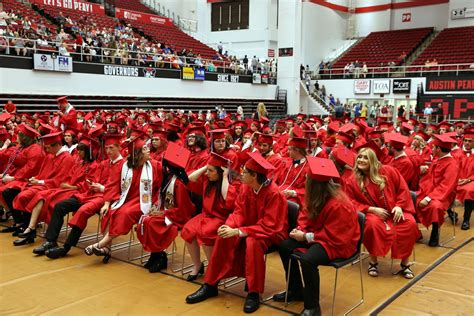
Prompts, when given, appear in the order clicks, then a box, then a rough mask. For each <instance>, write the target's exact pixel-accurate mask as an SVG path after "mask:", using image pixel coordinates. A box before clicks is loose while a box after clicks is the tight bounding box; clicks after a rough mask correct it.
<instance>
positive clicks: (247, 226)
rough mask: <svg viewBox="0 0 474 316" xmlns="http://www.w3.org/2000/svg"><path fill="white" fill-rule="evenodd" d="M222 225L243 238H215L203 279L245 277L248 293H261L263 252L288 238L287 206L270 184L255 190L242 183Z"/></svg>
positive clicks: (262, 284)
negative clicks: (237, 229) (230, 211)
mask: <svg viewBox="0 0 474 316" xmlns="http://www.w3.org/2000/svg"><path fill="white" fill-rule="evenodd" d="M225 224H226V225H228V226H229V227H231V228H239V229H240V231H241V232H243V233H244V234H247V237H243V238H242V237H238V236H235V237H231V238H225V239H224V238H221V237H217V238H216V243H215V245H214V249H213V251H212V256H211V261H210V263H209V266H208V267H207V271H206V274H205V276H204V281H205V282H206V283H208V284H212V285H214V284H217V283H218V282H219V280H221V279H224V278H228V277H231V276H241V277H245V278H246V279H247V285H248V290H249V292H257V293H263V289H264V285H265V260H264V254H265V252H266V251H267V249H268V247H270V246H271V245H277V244H279V243H280V242H281V241H283V240H284V239H286V238H287V237H288V206H287V202H286V199H285V197H284V196H283V194H282V193H281V192H279V190H278V187H277V186H276V185H275V184H274V183H270V184H269V185H268V186H265V187H262V188H261V189H260V191H259V192H258V193H255V192H254V190H253V189H252V188H251V187H249V186H247V185H242V186H241V189H240V193H239V195H238V197H237V201H236V203H235V210H234V212H233V213H232V214H230V215H229V217H228V218H227V220H226V222H225Z"/></svg>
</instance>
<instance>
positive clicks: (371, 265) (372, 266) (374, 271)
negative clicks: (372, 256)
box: [367, 262, 379, 277]
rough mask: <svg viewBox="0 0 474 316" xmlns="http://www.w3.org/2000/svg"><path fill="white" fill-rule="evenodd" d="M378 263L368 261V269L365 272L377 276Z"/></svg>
mask: <svg viewBox="0 0 474 316" xmlns="http://www.w3.org/2000/svg"><path fill="white" fill-rule="evenodd" d="M378 265H379V263H378V262H376V263H372V262H369V269H368V270H367V272H368V273H369V275H370V276H371V277H378V276H379V268H377V266H378Z"/></svg>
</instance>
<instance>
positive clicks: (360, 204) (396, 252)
mask: <svg viewBox="0 0 474 316" xmlns="http://www.w3.org/2000/svg"><path fill="white" fill-rule="evenodd" d="M380 174H381V175H382V176H385V177H386V179H387V180H386V183H385V188H384V189H383V192H381V191H380V188H379V186H378V185H376V184H374V183H373V182H372V181H370V179H366V180H365V182H364V187H365V189H366V192H367V193H366V194H364V193H363V192H362V191H361V189H360V187H359V184H358V183H357V180H356V178H355V174H354V175H353V176H352V177H351V178H350V179H349V182H348V183H347V185H346V190H347V195H348V196H349V197H350V198H351V199H352V201H353V203H354V205H355V207H356V209H357V210H358V211H362V212H364V213H365V214H366V217H365V228H364V245H365V247H366V248H367V250H368V251H369V253H370V254H371V255H372V256H385V255H386V254H387V253H388V251H389V250H390V249H391V256H392V258H394V259H405V258H408V257H409V256H410V255H411V252H412V251H413V247H414V245H415V242H416V240H417V239H418V236H419V235H418V234H419V233H418V227H417V225H416V222H415V218H414V217H413V214H414V213H415V210H414V207H413V201H412V199H411V195H410V191H409V189H408V186H407V184H406V182H405V180H403V178H402V176H401V175H400V173H399V172H398V171H397V170H396V169H394V168H393V167H390V166H385V165H383V166H382V167H381V168H380ZM370 206H375V207H381V208H383V209H385V210H387V211H388V212H389V213H390V216H389V217H388V218H387V219H386V220H385V222H384V221H383V220H382V219H381V218H380V217H378V216H377V215H375V214H374V213H369V212H367V210H368V208H369V207H370ZM395 206H399V207H401V209H402V210H403V216H404V217H405V220H401V221H400V222H398V223H394V222H393V218H392V216H393V214H392V213H391V211H392V209H393V208H394V207H395Z"/></svg>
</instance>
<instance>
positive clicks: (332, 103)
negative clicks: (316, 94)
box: [329, 93, 336, 108]
mask: <svg viewBox="0 0 474 316" xmlns="http://www.w3.org/2000/svg"><path fill="white" fill-rule="evenodd" d="M329 105H330V106H332V107H333V108H334V107H335V106H336V99H334V96H333V95H332V94H331V93H330V94H329Z"/></svg>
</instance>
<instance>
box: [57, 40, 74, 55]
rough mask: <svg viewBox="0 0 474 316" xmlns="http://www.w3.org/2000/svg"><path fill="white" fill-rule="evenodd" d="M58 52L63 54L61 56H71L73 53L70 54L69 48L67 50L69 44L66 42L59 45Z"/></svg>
mask: <svg viewBox="0 0 474 316" xmlns="http://www.w3.org/2000/svg"><path fill="white" fill-rule="evenodd" d="M58 53H59V55H61V56H71V54H69V52H68V50H67V44H66V43H62V44H61V45H60V46H59V49H58Z"/></svg>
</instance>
